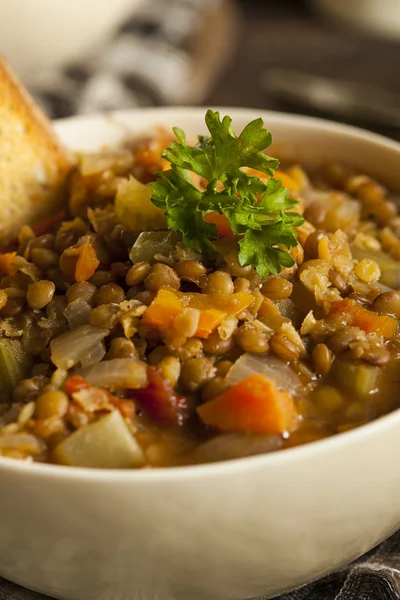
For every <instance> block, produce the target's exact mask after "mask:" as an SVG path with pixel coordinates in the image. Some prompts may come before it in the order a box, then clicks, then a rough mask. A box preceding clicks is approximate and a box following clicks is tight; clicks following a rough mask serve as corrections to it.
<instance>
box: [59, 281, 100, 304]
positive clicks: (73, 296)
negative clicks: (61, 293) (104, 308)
mask: <svg viewBox="0 0 400 600" xmlns="http://www.w3.org/2000/svg"><path fill="white" fill-rule="evenodd" d="M96 292H97V288H96V286H95V285H93V283H90V282H89V281H82V282H79V283H74V284H73V285H71V287H70V288H68V289H67V292H66V296H67V300H68V302H69V303H70V302H73V301H74V300H77V299H78V298H83V299H84V300H86V302H89V304H91V302H92V301H93V297H94V295H95V293H96Z"/></svg>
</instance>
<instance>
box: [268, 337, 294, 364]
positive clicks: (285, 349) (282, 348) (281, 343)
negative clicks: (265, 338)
mask: <svg viewBox="0 0 400 600" xmlns="http://www.w3.org/2000/svg"><path fill="white" fill-rule="evenodd" d="M269 345H270V347H271V350H272V352H273V353H274V354H275V356H277V357H278V358H280V359H281V360H284V361H288V362H292V361H294V360H298V359H299V357H300V350H299V349H298V347H297V346H295V345H294V344H293V342H291V341H290V340H288V339H287V338H286V337H285V336H283V335H281V334H280V333H276V334H275V335H273V336H272V338H271V339H270V342H269Z"/></svg>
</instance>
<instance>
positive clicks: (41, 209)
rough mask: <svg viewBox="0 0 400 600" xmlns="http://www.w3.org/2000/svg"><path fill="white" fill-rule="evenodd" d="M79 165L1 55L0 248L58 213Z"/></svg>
mask: <svg viewBox="0 0 400 600" xmlns="http://www.w3.org/2000/svg"><path fill="white" fill-rule="evenodd" d="M74 165H75V159H74V156H73V155H72V154H71V153H70V152H69V151H67V150H66V148H64V147H63V146H62V144H61V142H60V141H59V139H58V138H57V136H56V135H55V133H54V131H53V129H52V126H51V123H50V121H49V120H48V119H47V118H46V117H45V115H44V114H43V113H42V111H41V110H40V109H39V107H38V106H37V105H36V104H35V102H34V101H33V99H32V98H31V96H30V95H29V94H28V92H27V91H26V90H25V88H24V87H23V86H22V84H21V83H20V82H19V81H18V79H17V77H16V76H15V74H14V73H13V72H12V70H11V69H10V67H9V66H8V65H7V63H6V61H5V60H4V58H2V57H1V56H0V246H4V245H5V244H7V243H8V242H10V241H12V240H13V239H15V237H16V236H17V235H18V232H19V230H20V228H21V226H22V225H24V224H28V225H34V224H35V223H38V222H39V221H40V220H41V219H43V218H45V217H48V216H50V215H52V214H54V213H55V212H57V211H58V210H59V209H60V207H61V205H62V204H63V202H64V200H65V190H66V182H67V176H68V174H69V172H70V171H71V169H72V168H73V167H74Z"/></svg>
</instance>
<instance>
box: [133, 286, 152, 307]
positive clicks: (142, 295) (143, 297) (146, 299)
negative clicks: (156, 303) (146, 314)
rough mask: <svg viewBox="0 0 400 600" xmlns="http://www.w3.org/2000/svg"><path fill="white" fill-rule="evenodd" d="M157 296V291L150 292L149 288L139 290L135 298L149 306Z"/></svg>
mask: <svg viewBox="0 0 400 600" xmlns="http://www.w3.org/2000/svg"><path fill="white" fill-rule="evenodd" d="M155 297H156V293H155V292H149V290H144V291H143V292H138V293H137V294H136V296H134V299H135V300H138V301H139V302H141V303H142V304H145V305H146V306H149V305H150V304H151V303H152V302H153V300H154V298H155Z"/></svg>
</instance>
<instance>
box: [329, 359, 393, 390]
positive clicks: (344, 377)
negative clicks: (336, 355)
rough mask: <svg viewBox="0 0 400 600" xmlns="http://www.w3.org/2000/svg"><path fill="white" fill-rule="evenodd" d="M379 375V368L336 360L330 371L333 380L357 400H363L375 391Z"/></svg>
mask: <svg viewBox="0 0 400 600" xmlns="http://www.w3.org/2000/svg"><path fill="white" fill-rule="evenodd" d="M381 373H382V371H381V369H380V367H374V366H373V365H367V364H364V363H354V362H345V361H343V360H338V359H336V360H335V362H334V364H333V369H332V375H333V378H334V380H335V381H336V382H337V383H338V384H339V385H340V386H341V387H342V388H344V389H345V390H347V391H348V392H350V393H351V394H355V395H356V396H357V397H359V398H365V397H366V396H369V394H372V393H373V392H375V391H376V390H377V388H378V385H379V377H380V375H381Z"/></svg>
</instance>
